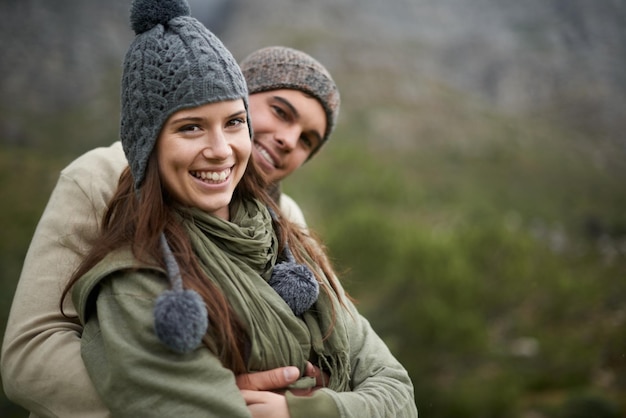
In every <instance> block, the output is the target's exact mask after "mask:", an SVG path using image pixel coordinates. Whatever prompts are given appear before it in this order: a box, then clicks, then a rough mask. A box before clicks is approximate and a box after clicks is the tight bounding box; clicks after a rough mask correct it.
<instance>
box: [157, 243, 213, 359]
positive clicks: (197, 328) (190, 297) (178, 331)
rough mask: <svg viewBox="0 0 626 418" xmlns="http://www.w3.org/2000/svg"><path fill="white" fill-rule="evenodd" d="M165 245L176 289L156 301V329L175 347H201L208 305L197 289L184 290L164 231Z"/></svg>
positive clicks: (179, 349)
mask: <svg viewBox="0 0 626 418" xmlns="http://www.w3.org/2000/svg"><path fill="white" fill-rule="evenodd" d="M161 246H162V247H163V255H164V258H165V264H166V268H167V275H168V278H169V280H170V283H171V285H172V289H171V290H166V291H165V292H163V293H162V294H161V295H160V296H159V297H158V298H157V300H156V304H155V306H154V330H155V332H156V335H157V337H158V338H159V340H160V341H161V342H162V343H163V344H165V345H166V346H167V347H169V348H170V349H171V350H173V351H175V352H177V353H180V354H184V353H189V352H191V351H193V350H195V349H196V348H198V347H199V346H200V344H201V343H202V338H203V337H204V335H205V334H206V332H207V329H208V326H209V319H208V313H207V309H206V305H205V303H204V301H203V300H202V297H201V296H200V295H199V294H198V293H197V292H196V291H194V290H191V289H186V290H184V289H183V280H182V277H181V275H180V269H179V267H178V263H177V262H176V259H175V258H174V255H173V254H172V250H171V249H170V246H169V244H168V243H167V240H166V239H165V235H163V234H161Z"/></svg>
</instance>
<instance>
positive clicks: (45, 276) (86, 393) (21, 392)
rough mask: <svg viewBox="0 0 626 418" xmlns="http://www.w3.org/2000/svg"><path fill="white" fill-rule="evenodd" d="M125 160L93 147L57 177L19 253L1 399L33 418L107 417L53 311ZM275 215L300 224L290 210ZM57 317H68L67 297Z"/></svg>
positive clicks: (68, 331) (70, 333)
mask: <svg viewBox="0 0 626 418" xmlns="http://www.w3.org/2000/svg"><path fill="white" fill-rule="evenodd" d="M126 165H127V162H126V158H125V156H124V152H123V150H122V146H121V143H120V142H116V143H114V144H113V145H111V146H110V147H104V148H97V149H95V150H92V151H90V152H88V153H86V154H84V155H83V156H81V157H79V158H78V159H76V160H75V161H74V162H72V163H71V164H70V165H68V166H67V167H66V168H65V169H64V170H63V171H62V172H61V175H60V177H59V180H58V182H57V185H56V186H55V188H54V190H53V192H52V195H51V196H50V200H49V201H48V205H47V206H46V208H45V210H44V213H43V215H42V217H41V219H40V221H39V224H38V225H37V229H36V230H35V234H34V236H33V239H32V242H31V244H30V247H29V249H28V253H27V254H26V259H25V261H24V266H23V269H22V274H21V276H20V279H19V282H18V285H17V289H16V292H15V296H14V299H13V304H12V307H11V312H10V314H9V319H8V322H7V328H6V332H5V335H4V341H3V344H2V357H1V364H0V366H1V371H2V383H3V386H4V391H5V393H6V395H7V397H8V398H9V399H10V400H12V401H13V402H15V403H17V404H19V405H21V406H22V407H24V408H25V409H27V410H29V411H31V418H34V417H40V418H44V417H62V418H101V417H110V414H109V412H108V410H107V409H106V408H105V406H104V405H103V404H102V402H101V401H100V398H99V397H98V395H97V393H96V391H95V389H94V387H93V385H92V383H91V381H90V380H89V376H88V375H87V371H86V369H85V366H84V364H83V362H82V359H81V355H80V336H81V333H82V327H81V325H80V323H79V322H78V320H70V319H68V318H66V317H64V316H63V315H61V312H60V310H59V300H60V298H61V292H62V291H63V287H64V285H65V282H66V281H67V280H68V279H69V277H70V276H71V274H72V273H73V271H74V269H75V268H76V267H77V265H78V264H79V262H80V259H81V256H82V254H84V253H85V251H86V249H87V244H86V243H87V242H88V240H89V239H90V238H92V237H93V236H94V235H95V234H96V232H97V226H98V223H99V220H100V218H101V217H102V214H103V212H104V210H105V207H106V204H107V202H108V200H109V199H110V198H111V196H112V195H113V192H114V190H115V188H116V186H117V180H118V178H119V176H120V174H121V172H122V170H123V169H124V167H126ZM280 204H281V205H280V206H281V210H282V211H283V212H284V213H285V215H286V216H288V217H289V218H290V219H291V220H292V221H294V222H296V223H300V224H301V225H303V226H306V223H305V220H304V216H303V214H302V211H301V210H300V208H299V207H298V205H297V204H296V203H295V202H294V201H293V200H292V199H291V198H289V197H288V196H286V195H282V196H281V200H280ZM65 312H66V313H67V314H68V315H70V316H75V313H76V311H75V309H74V307H73V306H72V304H71V298H69V297H68V298H66V304H65Z"/></svg>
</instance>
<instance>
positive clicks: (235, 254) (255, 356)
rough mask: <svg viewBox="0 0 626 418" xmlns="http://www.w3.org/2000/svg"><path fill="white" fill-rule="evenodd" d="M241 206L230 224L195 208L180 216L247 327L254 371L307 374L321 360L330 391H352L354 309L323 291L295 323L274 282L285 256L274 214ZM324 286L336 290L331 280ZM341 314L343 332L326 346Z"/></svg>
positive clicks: (202, 260) (335, 333)
mask: <svg viewBox="0 0 626 418" xmlns="http://www.w3.org/2000/svg"><path fill="white" fill-rule="evenodd" d="M234 206H235V207H234V210H233V211H232V213H231V220H230V222H229V221H225V220H223V219H220V218H217V217H214V216H211V215H208V214H206V213H204V212H202V211H200V210H198V209H194V208H180V209H179V213H180V215H181V218H182V222H183V225H184V226H185V228H186V230H187V232H188V234H189V237H190V239H191V243H192V246H193V248H194V250H195V252H196V254H197V255H198V257H199V261H200V264H201V266H202V268H203V269H204V271H205V272H206V274H207V277H208V278H209V279H210V280H212V281H213V282H214V283H215V284H217V285H218V286H219V287H220V289H221V290H222V291H223V292H224V294H225V296H226V297H227V298H228V300H229V301H230V303H231V305H232V306H233V308H234V309H235V311H236V312H237V314H238V315H239V318H240V320H242V321H243V323H244V324H245V325H246V327H247V331H248V336H249V338H250V355H249V359H248V370H249V371H261V370H270V369H274V368H276V367H282V366H297V367H299V368H300V370H301V371H303V370H304V366H305V362H306V361H307V360H309V359H310V358H312V357H314V358H316V363H317V364H318V366H319V367H320V368H322V369H324V370H326V371H328V373H329V374H330V381H329V382H328V385H327V386H328V387H329V388H331V389H333V390H336V391H347V390H349V380H350V362H349V353H348V351H349V350H348V338H347V330H346V318H345V315H348V313H347V311H346V309H345V308H343V307H342V306H341V304H340V303H339V300H338V299H337V297H336V295H335V294H334V292H333V293H331V295H330V296H329V295H327V294H326V292H324V291H323V290H321V291H320V295H319V298H318V300H317V302H316V303H315V304H314V305H313V307H311V309H309V310H308V311H307V312H305V313H304V314H303V315H302V316H301V317H297V316H295V315H294V314H293V312H292V311H291V309H290V308H289V306H288V305H287V304H286V303H285V302H284V301H283V300H282V299H281V298H280V296H279V295H278V294H277V293H276V292H275V291H274V289H272V287H270V285H269V284H268V283H267V281H268V279H269V278H270V275H271V272H272V268H273V267H274V265H275V264H276V260H277V256H278V254H277V246H278V243H277V237H276V234H275V232H274V230H273V227H272V219H271V216H270V213H269V211H268V209H267V208H266V207H265V206H263V205H261V204H260V203H259V202H258V201H245V202H241V203H240V204H238V205H234ZM292 245H293V244H292ZM320 286H321V287H326V288H327V289H331V288H330V284H329V283H328V281H327V280H326V278H324V281H323V283H320ZM333 307H334V310H335V312H336V323H335V327H334V329H333V332H332V333H331V334H330V336H328V337H327V338H326V339H324V338H323V337H324V335H325V334H326V331H327V330H328V329H329V327H330V325H331V323H332V310H333ZM209 320H210V318H209Z"/></svg>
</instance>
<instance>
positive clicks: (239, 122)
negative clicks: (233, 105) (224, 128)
mask: <svg viewBox="0 0 626 418" xmlns="http://www.w3.org/2000/svg"><path fill="white" fill-rule="evenodd" d="M245 123H246V120H245V119H244V118H235V119H231V120H229V121H228V126H239V125H243V124H245Z"/></svg>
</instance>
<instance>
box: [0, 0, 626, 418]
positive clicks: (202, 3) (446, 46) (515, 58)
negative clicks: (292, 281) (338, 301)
mask: <svg viewBox="0 0 626 418" xmlns="http://www.w3.org/2000/svg"><path fill="white" fill-rule="evenodd" d="M189 2H190V5H191V8H192V14H193V15H194V16H196V17H198V18H199V19H200V20H202V21H203V22H204V23H205V24H206V25H207V26H208V27H209V28H210V29H212V30H213V31H214V32H215V33H216V34H218V36H220V37H221V39H222V40H223V41H224V43H225V44H226V46H227V47H228V48H229V49H230V50H231V51H232V52H233V54H234V55H235V57H236V58H237V59H239V60H241V59H243V58H244V57H245V56H246V55H247V54H249V53H250V52H252V51H254V50H256V49H257V48H260V47H264V46H268V45H286V46H291V47H295V48H299V49H302V50H304V51H306V52H308V53H310V54H311V55H313V56H314V57H316V58H317V59H318V60H319V61H321V62H322V63H323V64H324V65H326V66H327V67H328V68H329V70H330V72H331V73H332V74H333V76H334V78H335V80H336V82H337V84H338V86H339V89H340V91H341V95H342V107H341V113H340V117H339V123H338V126H337V129H336V131H335V133H334V134H333V137H332V138H331V140H330V142H329V144H328V145H326V146H325V147H324V148H323V149H322V150H321V152H320V154H319V156H316V157H315V160H314V161H312V162H311V163H307V164H306V165H305V166H304V167H303V168H302V169H301V170H299V171H298V173H296V174H295V175H293V176H292V177H291V178H290V179H288V180H287V181H285V182H284V185H283V187H284V189H285V190H286V192H288V193H289V194H290V195H291V196H292V197H294V198H295V199H296V200H297V201H298V202H299V203H300V204H301V206H302V208H303V211H304V213H305V215H306V217H307V221H308V222H309V225H311V226H312V227H313V228H314V229H315V230H316V231H318V232H319V234H320V236H321V237H322V238H323V239H324V241H325V243H326V244H327V246H328V248H329V251H330V253H331V256H332V258H333V260H334V261H335V264H336V265H337V268H338V271H340V273H341V278H342V282H343V284H344V286H345V287H346V288H347V289H348V291H349V292H350V293H351V294H352V295H353V296H355V297H356V298H357V299H358V300H359V309H360V310H361V312H363V313H364V314H365V316H366V317H368V318H369V319H370V321H371V323H372V326H373V327H374V328H375V329H376V331H377V332H378V333H379V334H380V335H381V337H383V338H384V339H385V341H386V342H387V343H388V344H389V346H390V348H391V349H392V351H393V352H394V354H396V355H397V357H398V358H399V359H400V360H401V362H402V363H403V364H404V365H405V366H406V367H407V370H408V371H409V373H410V375H411V376H412V378H413V379H414V382H415V383H416V385H415V386H416V392H415V396H416V402H417V404H418V409H419V411H420V415H424V416H429V417H436V418H447V417H454V418H485V417H494V418H495V417H498V418H508V417H511V418H518V417H519V418H587V417H589V418H591V417H593V418H619V417H623V416H626V403H625V401H624V399H626V379H625V378H624V376H626V356H625V354H624V353H625V348H624V347H626V336H625V334H624V332H623V330H624V329H625V327H626V309H624V304H623V301H624V300H625V299H626V282H625V281H624V277H626V190H625V189H624V179H625V178H626V158H625V157H626V137H625V136H624V132H626V117H625V115H626V71H624V68H626V29H625V28H626V1H625V0H596V1H589V0H524V1H517V0H317V1H314V2H313V1H306V0H263V1H260V0H259V1H245V0H230V1H227V0H189ZM129 4H130V0H107V1H96V0H80V1H78V0H55V1H46V0H0V16H2V17H3V23H2V25H0V202H2V204H1V205H0V231H2V232H1V233H0V336H1V335H3V329H4V324H5V322H6V318H7V315H8V311H9V307H10V304H11V300H12V296H13V292H14V289H15V286H16V284H17V279H18V277H19V274H20V271H21V263H22V262H23V258H24V255H25V253H26V250H27V248H28V244H29V242H30V239H31V236H32V234H33V231H34V229H35V226H36V224H37V220H38V219H39V217H40V216H41V212H42V211H43V208H44V206H45V204H46V202H47V199H48V196H49V194H50V192H51V190H52V188H53V187H54V184H55V182H56V180H57V178H58V173H59V170H61V169H62V168H63V167H64V166H65V165H66V164H67V163H69V162H70V161H71V160H73V159H74V158H76V157H77V156H78V155H80V154H81V153H82V152H84V151H86V150H88V149H91V148H93V147H95V146H102V145H108V144H110V143H111V142H113V141H115V140H116V139H117V137H118V124H119V103H118V100H119V99H118V96H119V79H120V73H121V61H122V59H123V55H124V53H125V51H126V48H127V46H128V44H129V42H130V41H131V39H132V37H133V34H132V33H131V30H130V28H129V26H128V10H129ZM0 416H2V417H11V418H17V417H26V416H27V414H26V413H25V412H24V411H23V410H21V409H19V408H18V407H17V406H15V405H13V404H11V403H10V402H9V401H8V400H6V399H5V398H4V397H3V396H2V392H0Z"/></svg>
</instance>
